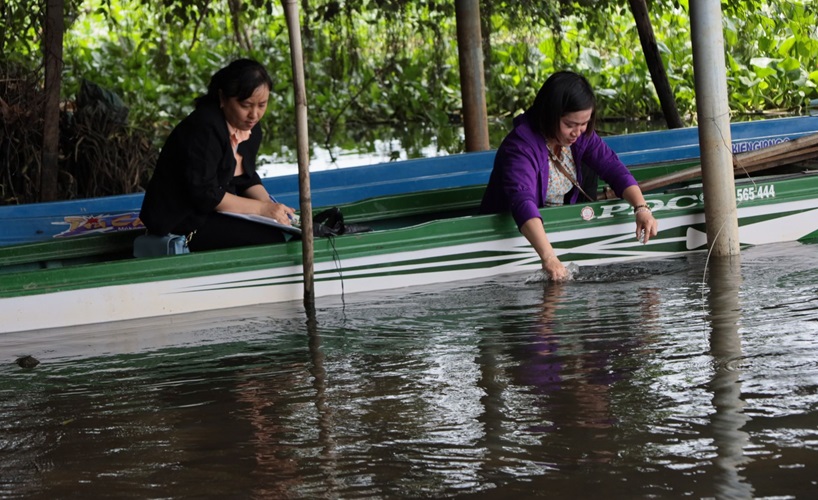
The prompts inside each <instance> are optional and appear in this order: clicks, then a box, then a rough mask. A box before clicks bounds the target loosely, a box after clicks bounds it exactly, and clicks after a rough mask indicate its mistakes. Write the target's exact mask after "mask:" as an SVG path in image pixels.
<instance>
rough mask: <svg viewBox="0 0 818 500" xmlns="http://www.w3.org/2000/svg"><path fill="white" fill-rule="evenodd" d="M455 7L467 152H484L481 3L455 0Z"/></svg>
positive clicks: (486, 133) (486, 130)
mask: <svg viewBox="0 0 818 500" xmlns="http://www.w3.org/2000/svg"><path fill="white" fill-rule="evenodd" d="M454 8H455V16H456V20H457V52H458V54H459V55H460V93H461V95H462V96H463V128H464V130H465V133H466V151H485V150H487V149H489V125H488V113H487V111H486V82H485V75H484V74H483V48H482V41H483V40H482V38H481V36H480V2H479V1H478V0H455V2H454Z"/></svg>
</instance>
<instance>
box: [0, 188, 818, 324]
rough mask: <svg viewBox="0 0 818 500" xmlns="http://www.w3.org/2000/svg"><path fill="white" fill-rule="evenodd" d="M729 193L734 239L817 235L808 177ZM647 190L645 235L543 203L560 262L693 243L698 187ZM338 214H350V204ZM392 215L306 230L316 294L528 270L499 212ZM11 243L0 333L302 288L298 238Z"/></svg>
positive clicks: (588, 209) (671, 250)
mask: <svg viewBox="0 0 818 500" xmlns="http://www.w3.org/2000/svg"><path fill="white" fill-rule="evenodd" d="M466 191H467V192H466V194H467V195H468V196H467V197H470V198H471V199H472V201H471V207H474V206H476V205H475V204H476V202H477V201H476V200H475V199H474V198H475V196H476V194H477V193H479V192H480V191H479V190H476V189H471V190H466ZM436 196H438V197H440V199H451V198H456V197H454V196H452V192H450V191H445V190H444V191H442V192H438V193H423V194H415V195H404V196H403V197H402V198H403V199H402V200H401V201H400V203H401V204H402V208H401V209H398V208H394V207H392V208H390V206H389V204H390V202H394V201H395V200H396V199H399V198H401V197H397V198H395V197H393V198H387V199H379V200H374V201H372V202H370V203H369V206H370V207H381V208H380V209H377V210H370V211H369V213H368V214H366V213H363V212H365V210H363V209H362V210H361V214H360V215H359V216H361V217H366V216H369V217H371V218H373V219H374V220H375V222H376V223H377V222H378V221H377V219H378V217H379V215H378V210H380V211H381V212H382V213H381V215H383V213H387V212H389V211H390V210H393V211H395V212H402V213H403V214H404V215H406V214H407V213H410V212H412V207H413V203H414V204H416V205H415V206H417V207H419V208H417V209H416V212H417V213H422V212H423V209H422V206H426V207H430V206H435V205H436V198H435V197H436ZM737 198H738V200H739V204H738V215H739V223H740V229H739V234H740V239H741V243H742V244H745V245H758V244H765V243H773V242H783V241H809V240H813V239H816V238H818V175H801V176H793V177H792V178H789V179H783V180H759V181H756V182H755V183H754V184H742V185H740V186H739V187H738V188H737ZM647 200H648V202H649V204H650V205H651V206H652V207H653V209H654V214H655V216H656V217H657V219H658V220H659V224H660V232H659V234H658V236H657V237H655V238H654V239H652V240H651V241H650V243H649V244H647V245H642V244H640V243H638V242H637V241H636V239H635V234H634V224H633V215H632V212H631V209H630V207H629V206H628V205H627V203H625V202H622V201H621V200H617V201H603V202H595V203H591V204H588V205H572V206H566V207H559V208H548V209H543V211H542V215H543V218H544V220H545V223H546V226H547V228H548V231H549V235H550V238H551V241H552V244H553V246H554V248H555V250H556V251H557V253H558V254H559V255H560V258H561V260H563V262H574V263H577V264H578V265H580V266H582V265H589V264H605V263H615V262H623V261H633V260H644V259H652V258H660V257H670V256H676V255H680V254H684V253H687V252H693V251H701V250H703V249H704V248H705V245H706V236H705V221H704V206H703V194H702V192H701V189H700V188H692V189H685V190H677V191H673V192H669V193H664V194H654V195H649V196H647ZM424 203H425V205H424ZM463 203H464V206H466V205H468V203H467V202H465V201H464V202H463ZM455 205H456V204H455ZM455 205H451V206H450V207H449V208H452V207H453V206H455ZM349 213H350V214H351V215H352V217H353V218H354V217H355V216H356V215H355V213H356V209H355V207H354V206H352V207H350V209H349ZM384 217H385V216H384ZM427 218H428V217H427ZM395 220H396V219H385V220H384V222H383V225H382V226H380V227H379V230H376V231H374V232H371V233H361V234H354V235H346V236H341V237H337V238H335V239H334V240H328V239H318V240H316V249H315V295H316V297H317V298H321V297H326V296H331V295H340V294H342V293H347V294H349V293H358V292H371V291H377V290H388V289H395V288H402V287H411V286H417V285H428V284H437V283H448V282H454V281H459V280H470V279H475V278H488V277H491V276H497V275H505V274H510V273H533V272H535V271H537V270H539V269H540V261H539V258H538V257H537V255H536V253H535V252H534V251H533V250H532V249H531V247H530V245H529V244H528V243H527V241H526V240H525V239H524V238H523V237H522V236H521V235H520V233H519V231H518V230H517V228H516V226H515V225H514V222H513V220H512V219H511V217H510V216H509V215H507V214H498V215H486V216H460V217H454V218H448V219H433V220H428V221H425V222H420V223H412V222H410V223H399V222H395ZM390 224H391V226H392V227H391V228H390ZM376 227H378V226H377V225H376ZM43 245H46V246H49V245H52V246H54V249H53V250H51V249H49V250H48V251H44V252H43V253H44V254H45V255H46V256H48V255H51V256H54V257H57V256H60V255H63V254H65V253H66V252H61V251H60V246H61V245H64V242H51V243H48V244H43ZM19 248H20V249H22V250H21V251H20V252H17V253H15V252H12V251H11V250H10V249H3V251H2V252H0V264H4V263H5V268H4V269H2V270H3V271H4V272H5V274H2V275H1V276H2V284H0V317H2V318H3V322H2V325H0V333H8V332H19V331H28V330H39V329H47V328H57V327H65V326H75V325H87V324H93V323H101V322H111V321H120V320H129V319H136V318H146V317H154V316H166V315H175V314H184V313H195V312H198V311H212V310H216V309H225V308H232V307H239V306H247V305H253V304H266V303H276V302H287V301H300V300H302V298H303V287H302V270H301V266H300V261H301V243H300V242H299V241H291V242H289V243H286V244H279V245H273V246H269V247H251V248H240V249H233V250H223V251H212V252H201V253H194V254H189V255H181V256H172V257H160V258H151V259H123V260H118V261H114V262H104V263H98V264H86V265H77V266H69V267H62V268H59V267H57V268H51V269H37V270H24V269H23V268H21V267H20V264H21V262H22V260H21V259H23V257H22V256H21V255H20V253H25V249H26V248H27V247H26V246H22V247H19ZM28 248H30V247H28ZM49 248H50V247H49ZM3 252H5V253H3ZM15 259H17V260H16V261H15ZM15 262H16V263H15ZM36 265H37V266H40V265H44V264H42V263H40V262H37V263H36ZM21 269H23V270H21Z"/></svg>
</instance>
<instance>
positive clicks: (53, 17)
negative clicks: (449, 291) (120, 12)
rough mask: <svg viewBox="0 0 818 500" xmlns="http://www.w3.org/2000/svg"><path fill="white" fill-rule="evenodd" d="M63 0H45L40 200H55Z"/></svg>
mask: <svg viewBox="0 0 818 500" xmlns="http://www.w3.org/2000/svg"><path fill="white" fill-rule="evenodd" d="M63 5H64V0H48V3H47V4H46V13H45V42H44V47H43V52H44V65H45V101H44V103H43V108H44V109H43V156H42V164H41V166H40V182H39V184H40V201H54V200H56V199H57V180H58V175H59V149H60V85H61V82H62V77H61V73H62V39H63V26H64V25H63Z"/></svg>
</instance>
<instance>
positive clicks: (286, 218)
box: [261, 202, 295, 226]
mask: <svg viewBox="0 0 818 500" xmlns="http://www.w3.org/2000/svg"><path fill="white" fill-rule="evenodd" d="M294 213H295V209H293V208H290V207H288V206H287V205H284V204H283V203H272V202H270V203H263V206H262V209H261V215H263V216H265V217H269V218H271V219H275V220H276V222H278V223H279V224H284V225H287V226H290V225H292V222H291V219H290V215H291V214H294Z"/></svg>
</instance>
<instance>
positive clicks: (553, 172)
mask: <svg viewBox="0 0 818 500" xmlns="http://www.w3.org/2000/svg"><path fill="white" fill-rule="evenodd" d="M595 115H596V99H595V98H594V93H593V90H592V89H591V85H590V84H589V83H588V80H586V79H585V78H584V77H583V76H581V75H578V74H576V73H572V72H569V71H560V72H558V73H554V74H553V75H551V76H550V77H549V78H548V80H546V82H545V84H544V85H543V86H542V88H541V89H540V91H539V92H538V93H537V97H536V98H535V99H534V104H533V105H532V106H531V107H530V108H529V109H528V110H527V111H526V112H525V113H523V114H522V115H520V116H517V117H516V118H515V119H514V130H512V131H511V132H510V133H509V134H508V135H507V136H506V138H505V139H504V140H503V143H502V144H501V145H500V148H499V149H498V150H497V156H496V157H495V159H494V169H493V170H492V172H491V178H490V179H489V183H488V186H487V187H486V192H485V194H484V195H483V202H482V204H481V206H480V212H481V213H487V214H488V213H498V212H506V211H510V212H511V215H512V216H513V217H514V221H515V222H516V223H517V227H518V228H519V229H520V232H521V233H522V234H523V236H525V238H526V239H527V240H528V241H529V243H531V246H532V247H534V250H536V251H537V254H538V255H539V256H540V259H542V267H543V269H544V270H545V271H546V272H547V273H548V275H549V276H550V278H551V279H553V280H562V279H565V278H566V277H567V276H568V270H567V269H566V268H565V266H564V265H563V264H562V262H560V260H559V258H558V257H557V254H556V253H555V252H554V249H553V247H552V246H551V243H550V242H549V241H548V236H547V235H546V233H545V228H544V227H543V221H542V217H541V216H540V211H539V209H540V208H542V207H547V206H554V205H564V204H572V203H576V202H577V200H578V199H579V196H580V192H581V190H582V189H581V188H580V187H579V186H581V185H582V168H581V166H582V165H586V166H587V167H588V168H590V169H591V170H592V171H594V172H595V173H596V174H597V175H598V176H599V177H601V178H602V179H603V180H605V182H607V183H608V184H610V186H611V188H613V190H614V192H615V193H616V195H617V196H619V197H621V198H624V199H625V200H627V201H628V203H630V204H631V205H632V206H633V208H634V215H635V217H636V236H637V238H642V239H641V241H642V242H643V243H647V242H648V240H649V239H650V237H651V236H655V235H656V233H657V230H658V224H657V222H656V219H654V218H653V215H652V214H651V211H650V207H648V205H647V204H646V203H645V198H644V197H643V196H642V191H641V190H640V189H639V185H638V184H637V182H636V179H634V178H633V175H631V173H630V171H629V170H628V168H627V167H626V166H625V164H624V163H622V161H621V160H620V159H619V158H618V157H617V156H616V153H614V152H613V150H612V149H611V148H609V147H608V145H607V144H605V142H603V141H602V139H600V137H599V136H598V135H597V133H596V132H595V131H594V119H595ZM578 167H579V168H578ZM583 194H584V193H583ZM594 194H595V192H594Z"/></svg>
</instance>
